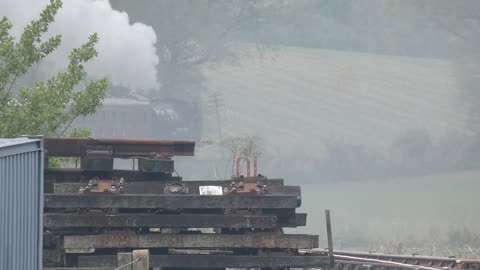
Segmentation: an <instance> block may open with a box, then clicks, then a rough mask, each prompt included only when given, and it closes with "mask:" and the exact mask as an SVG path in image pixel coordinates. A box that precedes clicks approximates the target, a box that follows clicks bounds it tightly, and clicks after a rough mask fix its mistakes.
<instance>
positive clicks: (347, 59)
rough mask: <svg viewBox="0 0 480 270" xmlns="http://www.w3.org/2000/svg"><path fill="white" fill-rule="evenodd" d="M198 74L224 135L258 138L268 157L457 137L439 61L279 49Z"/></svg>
mask: <svg viewBox="0 0 480 270" xmlns="http://www.w3.org/2000/svg"><path fill="white" fill-rule="evenodd" d="M205 74H206V76H207V78H208V79H209V83H208V86H209V89H210V90H211V91H212V92H217V91H218V92H221V93H223V99H224V100H223V102H224V104H225V106H224V108H223V111H222V114H223V115H222V122H223V132H224V134H226V135H227V136H236V135H256V136H259V137H261V138H263V139H264V144H265V148H266V149H265V151H266V152H268V153H271V154H275V153H282V154H285V155H288V154H290V153H294V152H304V153H309V155H310V154H311V153H315V152H321V150H322V147H323V145H324V143H325V142H327V141H340V142H350V143H358V144H366V145H368V146H371V147H373V148H375V149H378V150H382V149H385V148H386V147H388V146H389V145H390V144H391V142H392V140H394V139H395V138H397V137H398V136H399V135H402V134H403V133H404V132H405V131H407V130H408V129H411V128H425V129H426V130H428V131H429V132H430V133H431V134H432V136H433V138H434V139H439V138H442V137H443V136H446V135H448V134H451V133H460V134H461V133H464V132H465V131H464V127H465V114H464V113H463V112H462V110H461V106H460V105H461V103H460V101H459V91H458V90H457V88H456V82H455V78H454V74H453V69H452V67H451V65H450V63H449V62H447V61H444V60H435V59H417V58H407V57H395V56H384V55H371V54H362V53H352V52H342V51H330V50H320V49H299V48H281V49H278V50H276V51H274V52H273V53H270V54H268V55H267V57H265V58H264V59H263V60H253V58H245V59H242V63H241V65H238V66H222V67H217V68H215V69H208V70H206V71H205ZM215 134H216V133H214V132H213V131H212V133H211V134H210V135H211V136H214V135H215Z"/></svg>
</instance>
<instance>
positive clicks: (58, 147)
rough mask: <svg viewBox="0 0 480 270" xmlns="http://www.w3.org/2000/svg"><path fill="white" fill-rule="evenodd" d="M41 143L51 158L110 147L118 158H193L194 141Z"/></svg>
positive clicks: (72, 140)
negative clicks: (173, 156) (157, 155)
mask: <svg viewBox="0 0 480 270" xmlns="http://www.w3.org/2000/svg"><path fill="white" fill-rule="evenodd" d="M43 142H44V147H45V154H46V155H47V156H51V157H81V156H84V155H85V152H86V150H87V149H88V147H92V146H111V147H112V152H113V157H120V158H130V157H132V156H135V157H137V156H149V155H150V153H168V154H172V155H175V156H193V154H194V150H195V141H186V140H153V139H93V138H45V139H44V140H43Z"/></svg>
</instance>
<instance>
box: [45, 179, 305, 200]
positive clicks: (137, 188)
mask: <svg viewBox="0 0 480 270" xmlns="http://www.w3.org/2000/svg"><path fill="white" fill-rule="evenodd" d="M125 179H126V184H125V193H128V194H163V193H165V186H167V185H168V184H171V183H173V182H174V181H161V182H152V181H139V182H129V179H128V178H125ZM258 181H259V182H261V183H262V184H265V185H267V189H268V191H269V192H272V193H282V194H291V195H297V196H300V195H301V192H300V187H298V186H284V185H283V180H282V179H264V180H258ZM181 183H182V184H183V185H185V186H186V187H188V190H189V193H190V194H199V187H200V186H222V187H229V186H230V184H231V183H232V181H231V180H221V181H218V180H215V181H208V180H207V181H182V182H181ZM85 185H86V183H55V184H54V190H53V193H59V194H64V193H65V194H75V193H78V190H79V189H80V187H82V186H85Z"/></svg>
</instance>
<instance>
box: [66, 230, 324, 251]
mask: <svg viewBox="0 0 480 270" xmlns="http://www.w3.org/2000/svg"><path fill="white" fill-rule="evenodd" d="M316 247H318V236H317V235H304V234H274V233H252V234H243V235H228V234H140V235H134V234H113V235H66V236H64V248H69V249H85V248H284V249H311V248H316Z"/></svg>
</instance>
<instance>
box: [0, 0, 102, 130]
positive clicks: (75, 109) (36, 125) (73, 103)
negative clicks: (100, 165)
mask: <svg viewBox="0 0 480 270" xmlns="http://www.w3.org/2000/svg"><path fill="white" fill-rule="evenodd" d="M61 7H62V2H61V1H60V0H50V4H48V5H47V6H46V8H45V9H44V10H43V11H42V13H41V14H40V18H39V19H38V20H34V21H32V22H30V23H29V24H28V25H27V26H26V27H25V28H24V30H23V32H22V33H21V35H20V37H19V38H18V40H16V39H15V38H14V37H13V36H12V35H11V34H10V30H11V28H12V24H11V22H10V21H9V20H8V18H6V17H3V18H2V19H0V137H15V136H19V135H22V134H43V135H47V136H49V135H57V136H61V135H65V132H67V131H68V129H69V127H70V125H71V124H72V122H73V121H74V120H75V119H76V118H77V117H79V116H85V115H89V114H92V113H94V112H95V111H96V109H97V108H98V107H99V106H101V104H102V101H103V99H104V98H105V96H106V95H107V92H108V82H107V80H106V79H105V78H102V79H99V80H90V81H89V80H87V72H86V70H85V67H84V65H85V64H86V63H87V62H89V61H90V60H92V59H93V58H94V57H95V56H96V55H97V51H96V49H95V45H96V44H97V42H98V36H97V34H95V33H94V34H92V35H91V36H90V37H89V38H88V41H87V42H86V43H85V44H83V45H82V46H80V47H79V48H76V49H73V50H72V51H71V53H70V56H69V59H68V60H69V61H68V66H67V68H66V70H65V71H63V72H59V73H57V74H55V75H54V76H52V77H50V78H49V79H48V80H46V81H41V82H36V83H34V85H33V86H24V85H17V83H18V81H20V79H21V78H22V77H24V76H26V74H27V72H28V71H29V70H30V69H32V68H34V67H35V65H36V64H38V63H39V62H40V61H42V59H44V58H45V57H47V56H48V55H50V54H51V53H52V52H54V51H55V50H56V49H57V48H58V47H59V46H60V44H61V36H60V35H56V36H53V37H50V38H46V37H45V35H46V33H47V31H48V29H49V26H50V25H51V23H52V22H53V21H54V19H55V15H56V14H57V12H58V10H59V9H60V8H61Z"/></svg>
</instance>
